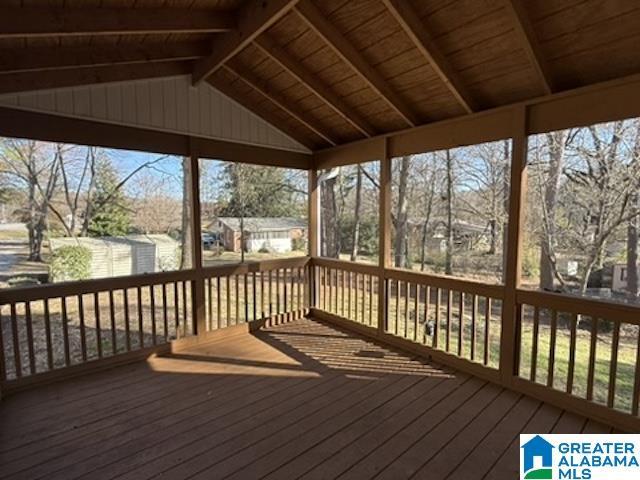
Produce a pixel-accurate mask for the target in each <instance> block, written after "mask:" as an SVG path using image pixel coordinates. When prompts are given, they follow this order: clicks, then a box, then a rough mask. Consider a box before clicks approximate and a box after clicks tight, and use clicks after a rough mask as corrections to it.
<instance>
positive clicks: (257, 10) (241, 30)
mask: <svg viewBox="0 0 640 480" xmlns="http://www.w3.org/2000/svg"><path fill="white" fill-rule="evenodd" d="M297 1H298V0H261V1H250V2H246V4H245V6H244V7H243V8H242V9H241V10H240V11H239V12H238V14H237V22H238V28H237V29H235V30H233V31H231V32H228V33H226V34H225V35H223V36H222V37H221V38H219V39H216V41H215V42H214V44H213V50H212V51H211V53H210V55H209V56H208V57H206V58H203V59H202V60H200V61H198V63H196V66H195V68H194V69H193V84H194V85H197V84H199V83H200V82H202V81H203V80H205V79H206V78H208V77H209V76H210V75H211V74H212V73H214V72H215V71H216V70H218V69H219V68H220V67H221V66H222V65H223V64H224V63H225V62H226V61H227V60H229V59H231V58H232V57H233V56H235V55H236V54H237V53H238V52H240V51H241V50H242V49H244V48H245V47H246V46H247V45H249V44H250V43H251V42H253V40H254V39H255V38H256V37H257V36H258V35H260V34H261V33H262V32H264V31H265V30H266V29H267V28H269V27H270V26H271V25H273V24H274V23H275V22H277V21H278V20H280V19H281V18H282V17H283V16H284V15H285V14H286V13H287V12H288V11H289V10H290V9H291V8H292V7H293V6H294V5H295V4H296V2H297Z"/></svg>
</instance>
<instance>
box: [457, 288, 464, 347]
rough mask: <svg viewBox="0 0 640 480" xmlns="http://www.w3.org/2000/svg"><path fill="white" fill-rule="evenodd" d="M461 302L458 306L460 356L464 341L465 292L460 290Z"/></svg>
mask: <svg viewBox="0 0 640 480" xmlns="http://www.w3.org/2000/svg"><path fill="white" fill-rule="evenodd" d="M459 300H460V303H459V306H458V314H459V319H458V356H459V357H462V345H463V342H464V338H463V337H464V292H460V297H459Z"/></svg>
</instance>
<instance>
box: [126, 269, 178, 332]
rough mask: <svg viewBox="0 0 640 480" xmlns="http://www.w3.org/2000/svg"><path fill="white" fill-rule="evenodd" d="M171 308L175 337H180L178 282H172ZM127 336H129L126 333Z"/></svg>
mask: <svg viewBox="0 0 640 480" xmlns="http://www.w3.org/2000/svg"><path fill="white" fill-rule="evenodd" d="M173 310H174V313H175V324H176V338H180V297H179V296H178V282H173ZM127 325H128V324H127ZM127 338H129V334H128V333H127Z"/></svg>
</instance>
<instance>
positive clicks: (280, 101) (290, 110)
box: [225, 64, 338, 146]
mask: <svg viewBox="0 0 640 480" xmlns="http://www.w3.org/2000/svg"><path fill="white" fill-rule="evenodd" d="M225 68H226V69H228V70H229V71H230V72H232V73H233V74H235V75H236V76H238V77H239V78H240V80H242V81H243V82H245V83H246V84H247V85H249V86H250V87H251V88H253V89H254V90H256V91H258V92H259V93H260V94H261V95H262V96H263V97H265V98H267V100H269V101H270V102H272V103H275V104H276V105H277V106H278V108H280V109H281V110H284V111H285V112H286V113H287V114H288V115H290V116H292V117H293V118H295V119H296V120H297V121H298V122H300V123H301V124H302V125H304V126H305V127H306V128H308V129H309V130H311V131H312V132H313V133H315V134H316V135H318V136H319V137H320V138H322V139H324V140H326V141H327V142H328V143H330V144H331V145H334V146H335V145H337V144H338V142H337V141H336V140H335V138H333V133H332V132H330V131H328V130H327V129H326V128H323V127H321V126H319V125H316V123H315V122H313V121H310V118H309V115H308V114H307V113H306V112H303V111H302V110H300V109H299V108H298V107H297V106H296V105H295V104H292V103H291V102H290V101H289V100H287V99H286V98H284V97H283V96H282V95H281V94H280V93H278V92H276V91H274V90H273V89H271V88H270V87H269V85H268V84H267V83H266V82H265V81H264V80H262V79H260V78H258V77H257V76H256V75H254V74H253V73H252V72H250V71H249V70H247V69H245V68H242V67H240V66H238V65H229V64H227V65H225Z"/></svg>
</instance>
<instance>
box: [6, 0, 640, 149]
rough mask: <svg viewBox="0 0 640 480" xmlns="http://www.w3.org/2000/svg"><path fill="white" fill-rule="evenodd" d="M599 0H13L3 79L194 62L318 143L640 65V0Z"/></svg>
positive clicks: (91, 75) (30, 82)
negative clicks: (135, 0)
mask: <svg viewBox="0 0 640 480" xmlns="http://www.w3.org/2000/svg"><path fill="white" fill-rule="evenodd" d="M23 3H24V4H25V6H18V5H22V4H23ZM94 3H95V4H96V5H97V4H99V5H100V6H94ZM138 3H141V2H138ZM187 4H188V5H189V6H186V5H187ZM263 4H264V5H267V6H266V7H264V8H263V7H262V6H263ZM602 4H603V3H602V1H601V0H581V1H567V0H547V1H544V2H535V1H524V0H483V1H477V0H458V1H453V2H452V1H447V2H444V1H434V0H429V1H424V0H349V1H344V0H343V1H325V0H274V1H272V2H254V1H242V0H211V1H206V2H205V1H200V0H198V1H195V2H172V5H175V6H171V7H167V6H165V1H164V0H147V1H145V2H143V4H142V5H136V6H131V2H130V1H127V0H104V1H103V2H91V3H90V4H89V3H87V2H85V1H83V0H68V1H66V2H28V3H27V2H8V5H3V6H2V7H0V93H17V92H26V91H36V90H43V89H51V88H60V87H75V86H80V85H89V84H98V83H110V82H122V81H129V80H136V79H137V80H141V79H149V78H159V77H164V78H167V77H172V76H175V75H189V76H190V77H191V80H192V81H193V83H195V84H197V85H202V84H203V83H208V84H210V85H212V86H213V87H214V88H216V89H217V90H219V91H220V92H222V93H224V94H225V95H227V96H229V97H231V98H232V99H234V100H236V101H237V102H238V103H240V104H242V105H244V106H245V107H247V108H248V109H249V110H251V111H252V112H254V113H255V114H257V115H259V116H261V117H262V118H263V119H265V120H266V121H267V122H269V123H270V124H271V125H274V126H275V127H277V128H278V129H280V130H281V131H282V132H284V133H285V134H287V135H289V136H290V137H291V138H294V139H295V140H297V141H299V142H300V143H301V144H303V145H305V146H306V147H308V148H310V149H312V150H318V149H322V148H325V147H328V146H331V145H336V144H344V143H349V142H352V141H354V140H358V139H362V138H366V137H371V136H375V135H378V134H387V133H390V132H395V131H399V130H403V129H406V128H407V127H412V126H417V125H422V124H427V123H431V122H435V121H439V120H443V119H448V118H454V117H461V116H464V115H467V114H469V113H472V112H477V111H482V110H487V109H491V108H493V107H497V106H501V105H506V104H513V103H516V102H519V101H525V100H531V99H534V98H537V97H540V96H543V95H547V94H550V93H554V92H561V91H565V90H570V89H574V88H578V87H581V86H586V85H590V84H595V83H598V82H602V81H606V80H611V79H616V78H622V77H626V76H630V75H633V74H637V73H638V72H639V71H640V49H638V48H637V45H638V41H639V40H640V31H639V30H638V25H639V24H640V3H639V2H632V1H626V2H625V1H619V2H613V1H611V2H606V8H602ZM98 18H99V19H100V21H96V19H98ZM603 67H605V68H603ZM156 87H157V86H156ZM154 88H155V87H154ZM157 89H159V87H158V88H157ZM112 93H113V92H112ZM116 93H117V95H125V93H126V92H123V93H119V92H116ZM172 95H175V94H173V93H172V90H166V91H165V90H164V89H163V97H164V98H165V99H170V98H172ZM100 98H101V97H100ZM181 101H182V102H183V103H187V100H186V99H182V100H181ZM139 102H142V103H144V104H146V103H148V100H145V99H144V98H143V99H141V100H140V101H139ZM121 103H122V104H124V105H126V103H127V102H126V99H124V97H123V100H122V102H121ZM151 106H152V107H157V106H158V105H157V104H156V102H153V103H152V104H151ZM82 108H83V107H82V106H79V107H78V109H79V110H82ZM96 108H97V109H98V111H102V110H104V108H102V105H101V104H100V105H98V106H97V107H96ZM167 115H168V116H169V117H170V118H171V119H173V116H172V115H170V114H167ZM207 115H208V113H206V112H203V114H202V115H201V116H200V117H202V118H200V119H198V118H196V116H195V115H193V118H191V119H190V121H193V122H195V121H196V120H202V119H205V120H206V118H208V117H207ZM151 116H152V117H153V112H152V115H151ZM154 121H159V116H158V119H155V120H154ZM203 121H204V120H203ZM230 128H231V127H230ZM233 128H239V127H237V125H236V124H235V123H234V124H233Z"/></svg>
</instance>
